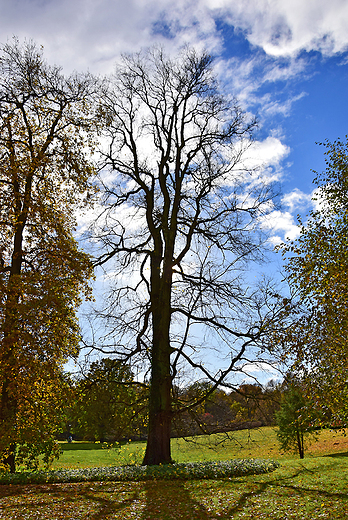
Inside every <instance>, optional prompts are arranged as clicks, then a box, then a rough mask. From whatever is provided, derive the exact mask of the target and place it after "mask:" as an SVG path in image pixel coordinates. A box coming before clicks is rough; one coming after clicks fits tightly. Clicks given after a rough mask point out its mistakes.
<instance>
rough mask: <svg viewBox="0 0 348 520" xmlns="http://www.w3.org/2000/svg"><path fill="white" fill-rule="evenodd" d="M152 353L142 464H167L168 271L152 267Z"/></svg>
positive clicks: (169, 416)
mask: <svg viewBox="0 0 348 520" xmlns="http://www.w3.org/2000/svg"><path fill="white" fill-rule="evenodd" d="M152 267H153V269H152V273H153V277H152V302H151V303H152V352H151V361H152V366H151V385H150V396H149V427H148V439H147V446H146V452H145V457H144V460H143V465H157V464H170V463H171V462H172V458H171V453H170V432H171V422H172V400H171V389H172V377H171V373H170V353H171V347H170V320H171V270H170V272H169V271H168V272H167V273H166V270H165V269H164V273H163V274H162V276H161V275H160V274H159V272H160V269H159V267H160V266H159V259H158V260H157V262H153V265H152Z"/></svg>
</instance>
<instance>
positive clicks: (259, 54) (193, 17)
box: [0, 0, 348, 243]
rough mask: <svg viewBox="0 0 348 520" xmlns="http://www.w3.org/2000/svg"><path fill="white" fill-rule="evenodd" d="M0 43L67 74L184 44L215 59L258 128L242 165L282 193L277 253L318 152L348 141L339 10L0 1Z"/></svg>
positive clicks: (335, 2)
mask: <svg viewBox="0 0 348 520" xmlns="http://www.w3.org/2000/svg"><path fill="white" fill-rule="evenodd" d="M0 12H1V16H0V43H5V42H6V41H7V40H10V39H11V38H12V36H13V35H16V36H18V37H19V38H20V39H21V40H23V39H24V38H26V39H33V40H35V41H36V42H37V43H38V44H41V45H43V46H44V53H45V56H46V58H47V60H48V61H49V62H50V63H51V64H53V63H55V64H58V65H61V66H62V67H63V69H64V71H65V72H66V73H69V72H71V71H73V70H77V71H85V70H90V71H91V72H93V73H96V74H108V73H111V72H112V71H113V68H114V66H115V62H116V61H117V60H118V59H119V57H120V55H121V53H124V52H133V51H138V50H140V49H141V48H143V47H148V46H151V45H153V44H160V45H162V46H163V47H164V48H165V50H166V51H167V53H169V54H175V53H176V52H177V51H178V49H179V48H180V47H182V46H183V45H184V44H189V45H192V46H195V47H197V48H204V49H206V50H208V51H209V52H210V53H211V54H213V55H215V56H216V71H217V74H218V75H219V78H220V81H221V82H222V84H223V86H224V88H226V89H227V90H228V91H229V92H231V93H233V94H235V95H236V96H237V97H238V98H239V100H240V103H241V104H242V106H243V108H244V109H245V110H247V111H249V112H251V113H253V114H255V115H256V116H257V117H258V119H259V123H260V127H259V130H258V133H257V135H256V144H255V147H254V149H253V152H252V155H251V156H250V157H249V161H250V165H253V166H255V165H261V166H262V167H263V168H264V169H265V172H266V173H267V175H271V176H272V177H273V178H274V179H275V180H277V181H279V182H280V185H281V193H282V195H281V199H282V208H281V210H279V211H277V212H275V213H274V214H273V215H272V218H271V223H272V226H273V241H274V242H275V243H276V242H277V241H278V242H279V241H280V240H282V239H284V237H286V236H289V237H290V238H294V237H295V236H296V234H297V232H298V228H297V226H296V214H298V213H301V214H302V215H304V214H306V212H308V211H309V210H310V209H311V203H310V196H311V193H312V191H313V189H314V186H313V184H312V179H313V177H314V174H313V172H312V171H311V170H317V171H321V170H322V169H324V167H325V164H324V157H323V149H322V147H320V146H318V145H317V144H316V142H322V141H324V140H325V139H328V140H330V141H332V140H335V139H337V138H338V137H344V136H345V135H346V134H347V133H348V124H347V121H348V102H347V86H348V2H347V0H330V1H328V0H291V2H290V1H289V0H195V1H194V0H175V1H174V2H173V1H172V0H156V1H155V0H126V1H125V0H0Z"/></svg>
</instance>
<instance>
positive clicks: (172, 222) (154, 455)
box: [95, 49, 274, 464]
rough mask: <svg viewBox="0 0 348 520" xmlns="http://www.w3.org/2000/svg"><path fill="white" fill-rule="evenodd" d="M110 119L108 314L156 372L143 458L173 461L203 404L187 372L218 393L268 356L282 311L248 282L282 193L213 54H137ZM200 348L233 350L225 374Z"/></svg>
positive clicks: (127, 346)
mask: <svg viewBox="0 0 348 520" xmlns="http://www.w3.org/2000/svg"><path fill="white" fill-rule="evenodd" d="M101 115H102V116H103V117H104V118H105V121H106V124H105V135H106V137H107V138H108V139H107V142H108V146H107V147H105V149H104V151H103V152H102V156H103V169H102V177H101V178H102V181H101V182H102V189H103V191H104V194H105V201H104V202H105V206H104V209H103V212H102V215H101V216H100V217H99V219H98V221H97V222H96V225H95V236H96V237H98V239H99V245H100V246H101V245H102V247H103V248H104V249H103V251H104V252H103V254H102V255H100V257H99V260H98V262H97V263H98V264H99V265H103V264H105V263H107V262H110V261H113V262H114V264H113V271H112V275H111V274H110V273H109V278H110V279H112V287H113V288H112V291H111V292H110V295H109V298H108V301H107V305H106V307H105V311H104V312H103V313H101V314H102V316H103V317H105V318H107V320H108V325H109V327H110V329H109V338H111V340H110V349H111V350H112V351H113V352H115V353H118V354H120V355H122V356H123V357H124V359H126V360H129V359H131V358H132V363H135V362H137V361H138V362H142V363H144V366H146V364H147V366H148V367H150V375H149V381H150V398H149V430H148V442H147V449H146V454H145V458H144V461H143V463H144V464H159V463H169V462H170V461H171V454H170V431H171V421H172V418H173V417H174V415H175V414H178V413H180V411H182V409H183V408H184V409H188V408H192V407H193V406H195V405H196V404H197V400H196V401H195V402H191V403H185V404H184V406H180V403H175V400H174V399H173V397H174V396H173V388H174V387H173V380H174V378H177V377H178V376H179V374H180V371H181V370H185V368H187V367H191V368H192V369H193V370H194V371H196V372H200V373H201V377H203V378H204V379H209V380H210V381H211V382H212V385H208V386H207V388H208V392H213V391H214V390H215V389H216V388H217V386H219V385H221V384H225V385H229V384H231V383H230V380H229V375H230V374H231V373H232V372H235V371H237V370H238V371H243V366H245V364H246V363H249V361H250V360H251V359H252V360H255V359H257V357H255V356H256V354H255V351H253V353H252V357H249V354H248V352H249V350H250V349H251V347H253V348H254V347H256V346H257V345H260V344H261V343H262V337H263V334H264V331H265V330H266V328H267V323H268V322H269V320H270V315H271V314H272V313H273V312H274V310H273V308H271V307H269V306H268V303H267V301H265V300H263V299H262V298H263V297H261V296H260V293H259V292H258V291H251V290H248V289H247V285H246V284H245V283H244V282H245V280H244V278H245V277H246V276H247V275H246V266H247V261H248V260H257V259H259V258H260V257H261V255H262V253H261V250H262V247H263V240H264V237H263V236H262V234H261V233H260V231H259V229H260V226H259V224H260V217H261V216H262V215H263V214H264V213H265V212H267V211H268V210H269V208H270V207H272V200H273V194H272V188H271V186H270V185H267V184H265V183H263V182H262V181H261V179H259V178H258V176H257V174H256V173H255V172H247V171H246V169H245V168H244V167H243V152H244V151H245V149H246V148H247V147H248V146H249V144H250V142H251V132H252V130H253V129H254V127H255V122H254V121H252V120H250V119H249V118H248V117H247V116H246V115H245V114H244V113H243V112H242V110H241V109H240V107H239V106H238V104H237V102H236V101H235V100H234V99H228V98H227V97H225V96H224V95H222V94H221V93H220V92H219V89H218V84H217V81H216V78H215V76H214V74H213V71H212V58H211V57H210V56H209V55H207V54H205V53H203V54H197V53H196V52H195V51H193V50H188V49H186V50H184V51H183V52H182V53H181V54H180V56H179V57H178V58H177V59H175V60H171V59H169V58H168V57H166V56H165V55H164V54H163V52H162V51H161V50H160V49H154V50H151V51H148V52H146V53H139V54H135V55H130V56H127V57H124V60H123V64H122V65H121V66H120V67H119V69H118V72H117V73H116V75H115V76H114V78H113V80H112V81H111V84H110V86H109V89H108V91H107V92H105V93H104V104H103V106H102V108H101ZM195 336H197V337H198V339H199V338H200V339H199V341H195V339H194V338H195ZM106 343H107V341H106ZM106 343H105V344H106ZM199 343H203V344H204V345H205V346H207V345H209V347H210V348H211V349H213V355H214V356H215V357H216V356H219V355H220V354H221V355H222V353H224V355H225V366H224V368H223V369H221V370H219V371H217V372H216V371H215V372H214V370H213V371H210V370H209V364H204V363H203V359H202V358H201V357H199V355H198V354H199V351H202V349H198V346H199ZM204 345H203V346H204ZM201 346H202V345H201ZM111 350H110V351H111ZM226 360H227V361H226ZM204 398H205V396H202V395H200V396H199V398H198V401H202V400H203V399H204Z"/></svg>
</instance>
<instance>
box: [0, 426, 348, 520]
mask: <svg viewBox="0 0 348 520" xmlns="http://www.w3.org/2000/svg"><path fill="white" fill-rule="evenodd" d="M222 440H223V438H222V436H218V437H217V438H215V441H220V444H218V445H217V446H216V445H214V444H213V443H212V442H209V439H208V438H206V437H199V438H198V443H196V444H194V443H192V442H185V441H183V440H182V439H173V441H172V442H173V444H172V446H173V457H174V459H175V460H176V461H178V462H183V461H186V462H188V461H199V460H224V459H230V458H237V457H238V458H247V457H252V458H273V459H277V460H279V461H280V462H281V467H280V468H279V469H277V470H276V471H275V472H273V473H269V474H264V475H256V476H248V477H238V478H233V479H222V480H197V481H169V482H168V481H150V482H149V481H147V482H124V483H118V482H108V483H98V482H93V483H79V484H50V485H48V484H45V485H26V486H5V485H4V486H0V519H6V520H10V519H11V520H12V519H23V520H24V519H25V520H27V519H28V520H34V519H35V520H40V519H45V518H47V519H50V520H58V519H62V520H80V519H81V520H87V519H88V520H103V519H106V520H108V519H124V520H128V519H133V520H134V519H139V520H156V519H158V520H179V519H180V520H208V519H209V520H217V519H230V518H239V519H268V518H274V519H279V520H286V519H308V520H309V519H310V520H313V519H346V518H348V438H346V437H344V436H343V435H342V433H338V432H337V433H336V432H328V431H325V432H323V433H322V434H321V436H320V437H319V440H318V441H317V442H316V443H314V444H313V445H312V446H311V448H310V449H309V450H308V451H307V453H306V458H305V459H304V460H302V461H301V460H300V459H298V458H297V457H296V456H289V455H288V454H287V455H285V454H280V453H279V451H278V445H277V442H276V438H275V432H274V430H273V429H272V428H261V429H260V430H258V431H256V430H253V431H251V432H249V433H248V432H246V431H243V432H236V433H234V434H233V436H231V439H230V440H228V441H227V442H222ZM62 448H63V455H62V457H61V459H60V461H58V462H57V463H56V467H66V468H71V467H75V468H76V467H86V466H94V465H112V464H118V463H119V462H122V461H124V462H127V460H126V459H128V462H130V461H131V460H134V459H136V458H137V457H138V458H139V457H140V456H141V452H142V450H143V448H144V445H143V444H142V443H130V444H129V445H127V446H125V447H123V448H122V449H121V450H119V451H115V450H107V449H103V448H102V447H101V446H100V445H98V444H97V445H96V444H88V443H73V444H70V445H68V444H66V445H65V444H63V445H62Z"/></svg>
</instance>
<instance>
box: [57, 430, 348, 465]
mask: <svg viewBox="0 0 348 520" xmlns="http://www.w3.org/2000/svg"><path fill="white" fill-rule="evenodd" d="M103 446H104V447H103ZM105 446H106V445H102V444H100V443H87V442H73V443H71V444H68V443H61V448H62V455H61V457H60V459H59V460H58V461H55V462H54V464H53V466H52V467H53V469H61V468H63V469H72V468H73V469H78V468H88V467H91V466H95V467H101V466H102V467H104V466H115V465H124V464H136V463H141V461H142V458H143V455H144V451H145V442H129V443H127V444H124V445H123V446H121V447H120V449H114V448H111V449H107V448H106V447H105ZM342 451H347V452H348V437H345V436H344V435H343V433H342V432H332V431H330V430H324V431H323V432H322V433H321V434H320V436H319V439H318V441H317V442H314V443H313V444H312V445H311V446H310V447H309V449H308V450H307V451H306V458H308V457H309V458H311V457H316V456H318V455H325V454H329V453H333V452H342ZM172 457H173V459H174V460H175V461H176V462H200V461H210V460H230V459H234V458H258V459H277V460H280V461H282V460H287V459H289V458H290V459H293V458H294V457H293V455H291V454H288V453H282V452H280V451H279V446H278V442H277V437H276V430H275V429H274V428H270V427H266V428H260V429H257V430H249V431H248V430H241V431H237V432H233V433H232V434H229V435H228V436H226V435H225V434H217V435H212V436H211V437H209V436H204V435H202V436H198V437H195V438H194V439H192V438H189V439H188V440H184V439H172ZM295 458H296V457H295Z"/></svg>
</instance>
